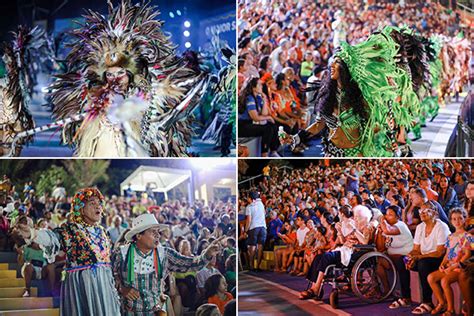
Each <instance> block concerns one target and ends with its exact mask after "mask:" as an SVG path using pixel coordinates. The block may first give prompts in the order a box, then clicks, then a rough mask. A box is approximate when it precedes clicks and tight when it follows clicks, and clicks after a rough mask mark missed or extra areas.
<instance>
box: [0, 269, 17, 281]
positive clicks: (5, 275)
mask: <svg viewBox="0 0 474 316" xmlns="http://www.w3.org/2000/svg"><path fill="white" fill-rule="evenodd" d="M15 278H16V271H15V270H0V279H15Z"/></svg>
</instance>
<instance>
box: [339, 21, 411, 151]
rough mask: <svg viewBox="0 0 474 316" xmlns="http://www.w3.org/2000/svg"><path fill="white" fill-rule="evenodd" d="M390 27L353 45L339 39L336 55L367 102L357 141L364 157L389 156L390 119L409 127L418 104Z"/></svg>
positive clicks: (391, 140) (390, 139)
mask: <svg viewBox="0 0 474 316" xmlns="http://www.w3.org/2000/svg"><path fill="white" fill-rule="evenodd" d="M391 31H392V29H391V28H385V29H384V30H383V31H382V32H380V33H375V34H372V35H371V36H370V37H369V38H368V39H367V40H366V41H364V42H362V43H359V44H357V45H353V46H350V45H349V44H347V43H342V44H341V47H342V50H341V51H340V52H338V53H336V55H335V56H336V57H339V58H341V59H342V60H343V61H344V62H345V63H346V65H347V66H348V68H349V72H350V74H351V77H352V80H354V81H355V82H357V84H358V86H359V89H360V90H361V92H362V95H363V96H364V99H365V101H366V104H367V106H368V113H369V117H368V120H367V122H366V124H365V126H364V129H363V130H362V131H361V138H360V145H359V147H360V151H361V153H362V154H363V155H364V156H365V157H392V156H393V150H392V145H393V143H394V142H395V141H396V140H395V131H394V130H393V129H392V128H390V124H389V122H390V121H393V120H394V121H395V122H396V124H397V125H398V126H407V127H408V126H410V124H411V122H412V120H413V115H414V113H416V112H417V111H418V108H419V101H418V98H417V97H416V94H415V93H414V92H413V89H412V87H411V82H410V79H409V78H410V77H409V75H408V73H407V71H406V70H404V69H401V68H399V67H397V64H396V61H395V56H396V55H397V53H398V49H399V45H398V44H397V43H396V42H395V41H394V40H393V39H392V37H391V36H390V35H389V34H390V32H391ZM399 96H400V98H399Z"/></svg>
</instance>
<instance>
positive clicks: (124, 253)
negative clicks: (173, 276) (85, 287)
mask: <svg viewBox="0 0 474 316" xmlns="http://www.w3.org/2000/svg"><path fill="white" fill-rule="evenodd" d="M129 249H130V245H129V244H128V245H124V246H120V247H119V248H118V249H116V250H115V251H114V253H113V255H112V269H113V274H114V278H115V280H116V282H117V283H118V284H121V285H122V286H125V287H133V288H134V289H136V290H137V291H138V292H139V293H140V298H139V299H137V300H128V299H126V298H125V297H121V299H122V315H154V313H155V312H156V311H159V310H164V309H165V308H164V303H165V302H164V301H162V299H163V296H162V294H165V282H164V281H165V279H166V278H167V276H168V275H169V274H170V273H171V272H188V271H197V270H199V269H201V268H202V267H204V266H205V265H206V264H207V263H208V261H209V260H208V259H207V258H206V257H205V255H204V254H202V255H201V256H198V257H186V256H183V255H181V254H180V253H179V252H177V251H176V250H174V249H172V248H168V247H162V246H158V247H157V248H156V249H157V252H158V262H159V271H160V273H159V275H158V276H157V273H156V271H155V266H154V265H153V262H154V261H153V252H150V254H143V253H141V252H140V251H139V250H134V251H135V253H134V258H135V260H134V273H135V278H134V280H133V282H131V283H128V282H127V275H128V267H127V262H128V256H129V255H130V254H129ZM150 263H151V265H150Z"/></svg>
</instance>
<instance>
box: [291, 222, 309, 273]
mask: <svg viewBox="0 0 474 316" xmlns="http://www.w3.org/2000/svg"><path fill="white" fill-rule="evenodd" d="M296 226H297V227H298V229H297V230H296V244H295V247H294V250H293V252H292V253H291V255H290V258H289V261H290V263H291V262H293V268H292V269H291V271H290V274H291V275H297V274H299V273H300V272H302V271H301V270H300V269H301V266H300V262H302V261H303V258H304V247H303V246H304V242H305V237H306V234H307V233H308V232H309V228H308V227H306V223H305V221H304V218H303V216H302V215H298V217H297V218H296Z"/></svg>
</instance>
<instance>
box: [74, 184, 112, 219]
mask: <svg viewBox="0 0 474 316" xmlns="http://www.w3.org/2000/svg"><path fill="white" fill-rule="evenodd" d="M93 197H96V198H98V199H99V201H100V202H101V203H102V204H105V199H104V196H103V195H102V193H101V192H100V191H99V190H98V189H97V188H85V189H80V190H79V191H77V193H76V194H75V195H74V198H73V200H72V205H71V208H72V212H73V217H72V220H73V221H74V222H80V221H81V213H80V210H81V209H82V208H84V206H85V205H86V202H87V201H89V200H90V199H92V198H93Z"/></svg>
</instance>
